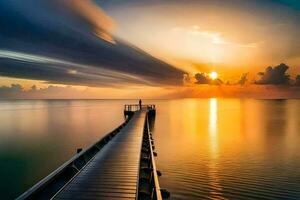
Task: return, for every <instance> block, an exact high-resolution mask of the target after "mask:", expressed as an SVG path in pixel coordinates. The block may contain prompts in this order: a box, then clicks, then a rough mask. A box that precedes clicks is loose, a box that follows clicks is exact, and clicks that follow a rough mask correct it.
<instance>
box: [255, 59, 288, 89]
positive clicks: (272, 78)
mask: <svg viewBox="0 0 300 200" xmlns="http://www.w3.org/2000/svg"><path fill="white" fill-rule="evenodd" d="M288 69H289V67H288V66H287V65H285V64H283V63H282V64H280V65H278V66H275V67H267V68H266V69H265V72H259V73H258V74H259V75H260V76H261V77H260V79H259V80H257V81H255V83H256V84H262V85H267V84H270V85H284V84H289V82H290V76H289V75H288V74H287V70H288Z"/></svg>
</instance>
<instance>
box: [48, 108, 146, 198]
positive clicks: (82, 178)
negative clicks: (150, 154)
mask: <svg viewBox="0 0 300 200" xmlns="http://www.w3.org/2000/svg"><path fill="white" fill-rule="evenodd" d="M145 117H146V110H142V111H137V112H136V113H135V114H134V116H133V118H132V119H131V120H130V122H129V123H128V124H127V125H126V127H124V128H123V129H122V130H121V132H120V133H118V134H117V135H116V136H115V137H114V138H113V139H112V140H111V141H110V142H109V143H108V144H107V145H105V146H104V147H103V149H102V150H101V151H100V152H99V153H98V154H96V156H95V157H94V158H93V159H92V160H91V161H90V162H89V163H88V164H87V165H86V166H85V167H84V168H83V169H82V170H81V171H80V172H79V173H78V174H77V175H76V176H75V177H74V178H73V179H72V180H71V181H70V182H69V183H68V184H67V185H66V186H65V187H63V188H62V189H61V190H60V191H59V192H58V193H57V194H56V195H55V196H54V197H53V198H52V199H62V200H63V199H74V200H76V199H81V200H88V199H100V200H101V199H112V200H113V199H136V196H137V187H138V180H139V178H138V176H139V166H140V165H139V162H140V154H141V146H142V137H143V130H144V122H145Z"/></svg>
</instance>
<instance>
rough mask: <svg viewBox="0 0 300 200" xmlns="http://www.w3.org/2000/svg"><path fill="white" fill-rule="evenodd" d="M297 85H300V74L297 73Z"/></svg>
mask: <svg viewBox="0 0 300 200" xmlns="http://www.w3.org/2000/svg"><path fill="white" fill-rule="evenodd" d="M295 85H296V86H300V75H297V76H296V79H295Z"/></svg>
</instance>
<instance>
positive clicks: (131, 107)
mask: <svg viewBox="0 0 300 200" xmlns="http://www.w3.org/2000/svg"><path fill="white" fill-rule="evenodd" d="M141 109H147V110H155V105H154V104H145V105H141V106H140V105H139V104H126V105H125V106H124V111H132V112H134V111H138V110H141Z"/></svg>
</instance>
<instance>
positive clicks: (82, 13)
mask: <svg viewBox="0 0 300 200" xmlns="http://www.w3.org/2000/svg"><path fill="white" fill-rule="evenodd" d="M0 27H1V29H0V98H4V99H5V98H185V97H205V98H206V97H249V98H300V87H299V86H300V76H298V75H300V41H299V40H300V37H299V35H300V2H299V1H297V0H227V1H221V0H210V1H207V0H197V1H195V0H172V1H171V0H148V1H146V0H128V1H121V0H110V1H107V0H94V1H92V0H85V1H82V0H51V1H50V0H41V1H38V2H37V1H35V0H27V1H26V2H24V1H14V0H0ZM213 71H214V72H216V73H217V74H218V77H217V78H215V79H212V78H211V76H209V74H210V73H211V72H213Z"/></svg>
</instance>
